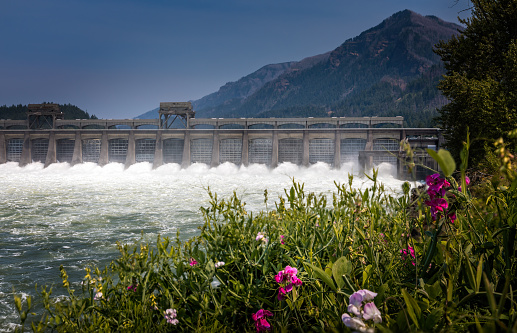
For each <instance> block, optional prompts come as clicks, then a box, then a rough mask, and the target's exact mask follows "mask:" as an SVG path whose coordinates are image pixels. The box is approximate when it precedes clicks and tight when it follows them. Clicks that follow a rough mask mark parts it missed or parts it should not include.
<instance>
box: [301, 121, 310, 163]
mask: <svg viewBox="0 0 517 333" xmlns="http://www.w3.org/2000/svg"><path fill="white" fill-rule="evenodd" d="M302 165H303V166H305V167H308V166H309V131H308V130H305V131H303V158H302Z"/></svg>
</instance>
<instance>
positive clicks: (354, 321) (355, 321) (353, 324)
mask: <svg viewBox="0 0 517 333" xmlns="http://www.w3.org/2000/svg"><path fill="white" fill-rule="evenodd" d="M341 320H342V321H343V324H345V326H346V327H349V328H351V329H354V330H359V331H365V330H366V324H365V323H364V322H363V321H362V320H361V318H358V317H350V315H349V314H348V313H343V315H342V316H341Z"/></svg>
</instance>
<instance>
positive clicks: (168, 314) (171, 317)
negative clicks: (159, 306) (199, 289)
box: [165, 309, 179, 325]
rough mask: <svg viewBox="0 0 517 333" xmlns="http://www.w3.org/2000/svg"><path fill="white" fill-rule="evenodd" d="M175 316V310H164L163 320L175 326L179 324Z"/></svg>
mask: <svg viewBox="0 0 517 333" xmlns="http://www.w3.org/2000/svg"><path fill="white" fill-rule="evenodd" d="M176 315H177V313H176V309H167V310H165V320H167V322H168V323H169V324H172V325H177V324H178V323H179V321H178V319H176Z"/></svg>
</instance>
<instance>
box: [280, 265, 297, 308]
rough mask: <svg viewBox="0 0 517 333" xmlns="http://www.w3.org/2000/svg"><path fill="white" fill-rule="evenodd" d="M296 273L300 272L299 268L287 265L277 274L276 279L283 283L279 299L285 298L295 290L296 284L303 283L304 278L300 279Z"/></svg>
mask: <svg viewBox="0 0 517 333" xmlns="http://www.w3.org/2000/svg"><path fill="white" fill-rule="evenodd" d="M296 274H298V270H297V269H296V268H294V267H291V266H285V269H284V270H283V271H280V272H278V273H277V274H276V276H275V280H276V282H277V283H279V284H280V285H281V287H280V289H279V290H278V296H277V299H278V300H279V301H282V300H284V299H285V296H286V295H287V294H288V293H289V292H291V290H293V287H294V286H301V285H302V280H300V279H299V278H298V277H297V276H296Z"/></svg>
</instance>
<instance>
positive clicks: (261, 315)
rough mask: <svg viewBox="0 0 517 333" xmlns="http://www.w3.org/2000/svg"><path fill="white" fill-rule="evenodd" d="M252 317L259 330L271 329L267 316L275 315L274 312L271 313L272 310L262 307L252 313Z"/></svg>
mask: <svg viewBox="0 0 517 333" xmlns="http://www.w3.org/2000/svg"><path fill="white" fill-rule="evenodd" d="M251 317H252V318H253V320H254V321H255V327H256V328H257V332H264V331H269V330H270V329H271V325H269V323H268V322H267V318H266V317H273V313H271V311H268V310H264V309H260V310H258V311H257V313H254V314H252V315H251Z"/></svg>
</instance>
